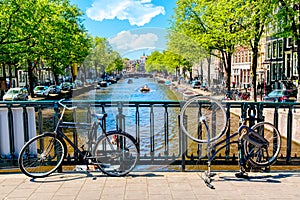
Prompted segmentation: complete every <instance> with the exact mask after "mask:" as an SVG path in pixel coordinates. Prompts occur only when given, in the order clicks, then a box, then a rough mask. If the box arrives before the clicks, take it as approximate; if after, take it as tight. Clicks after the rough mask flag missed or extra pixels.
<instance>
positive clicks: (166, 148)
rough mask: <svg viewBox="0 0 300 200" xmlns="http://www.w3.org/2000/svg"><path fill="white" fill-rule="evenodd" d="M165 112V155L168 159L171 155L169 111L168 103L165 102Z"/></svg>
mask: <svg viewBox="0 0 300 200" xmlns="http://www.w3.org/2000/svg"><path fill="white" fill-rule="evenodd" d="M164 108H165V112H164V139H165V151H164V156H165V160H167V159H168V155H169V113H168V105H166V104H164Z"/></svg>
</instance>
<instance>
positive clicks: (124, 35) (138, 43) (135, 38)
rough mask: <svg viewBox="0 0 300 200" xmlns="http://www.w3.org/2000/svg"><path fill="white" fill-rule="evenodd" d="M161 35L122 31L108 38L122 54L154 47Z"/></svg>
mask: <svg viewBox="0 0 300 200" xmlns="http://www.w3.org/2000/svg"><path fill="white" fill-rule="evenodd" d="M158 40H159V37H158V36H157V35H156V34H154V33H143V34H134V33H131V32H130V31H121V32H120V33H118V34H117V35H116V36H115V37H113V38H110V39H108V41H109V43H110V44H111V45H112V47H113V48H114V49H115V50H116V51H118V52H119V53H120V54H124V53H125V52H128V51H132V50H136V49H154V48H156V42H157V41H158Z"/></svg>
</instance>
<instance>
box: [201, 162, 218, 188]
mask: <svg viewBox="0 0 300 200" xmlns="http://www.w3.org/2000/svg"><path fill="white" fill-rule="evenodd" d="M207 167H208V169H207V171H205V172H204V173H202V175H201V178H202V179H203V181H204V183H205V184H206V186H207V187H209V188H210V189H215V187H214V186H213V185H212V184H211V181H212V179H211V178H212V177H213V176H215V175H216V173H211V171H210V161H208V162H207Z"/></svg>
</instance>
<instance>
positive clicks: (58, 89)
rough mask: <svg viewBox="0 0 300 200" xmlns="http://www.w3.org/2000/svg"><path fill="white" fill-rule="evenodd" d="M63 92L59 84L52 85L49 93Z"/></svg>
mask: <svg viewBox="0 0 300 200" xmlns="http://www.w3.org/2000/svg"><path fill="white" fill-rule="evenodd" d="M60 92H61V88H60V86H59V85H50V86H49V93H50V94H59V93H60Z"/></svg>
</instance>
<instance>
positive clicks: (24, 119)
mask: <svg viewBox="0 0 300 200" xmlns="http://www.w3.org/2000/svg"><path fill="white" fill-rule="evenodd" d="M23 126H24V142H27V141H28V140H29V133H28V113H27V109H26V105H23Z"/></svg>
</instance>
